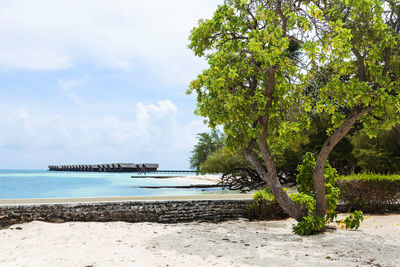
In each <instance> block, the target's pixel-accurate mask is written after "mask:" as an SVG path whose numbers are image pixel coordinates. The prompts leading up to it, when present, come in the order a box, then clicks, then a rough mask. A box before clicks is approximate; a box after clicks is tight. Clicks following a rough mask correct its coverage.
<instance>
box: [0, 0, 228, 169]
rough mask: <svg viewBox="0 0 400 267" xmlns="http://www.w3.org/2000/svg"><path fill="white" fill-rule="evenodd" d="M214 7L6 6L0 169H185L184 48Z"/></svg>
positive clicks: (192, 129) (184, 3) (90, 1)
mask: <svg viewBox="0 0 400 267" xmlns="http://www.w3.org/2000/svg"><path fill="white" fill-rule="evenodd" d="M220 2H221V1H219V0H189V1H188V0H170V1H165V0H153V1H133V0H131V1H128V0H126V1H125V0H112V1H111V0H79V1H78V0H69V1H54V0H35V1H31V0H13V1H2V4H1V6H0V35H1V36H2V41H1V42H0V99H1V105H0V168H2V169H13V168H25V169H30V168H35V169H44V168H46V167H47V165H49V164H74V163H103V162H104V163H107V162H136V163H142V162H158V163H160V168H162V169H169V168H171V169H172V168H188V165H189V164H188V158H189V156H190V151H191V150H192V148H193V145H194V144H195V143H196V134H197V133H199V132H204V131H207V127H206V126H205V125H204V124H203V122H202V121H203V119H202V118H199V117H196V116H195V115H194V114H193V110H194V108H195V106H196V103H195V96H193V95H192V96H187V95H186V94H185V92H186V89H187V87H188V84H189V82H190V81H191V80H193V79H194V78H195V76H196V74H197V73H199V72H200V71H201V70H202V69H204V68H205V67H206V64H205V62H204V60H203V59H199V58H196V57H195V56H194V55H193V54H192V52H191V51H190V50H189V49H188V48H187V45H188V36H189V33H190V30H191V28H193V27H194V26H195V25H196V24H197V21H198V19H200V18H208V17H210V16H211V15H212V12H213V10H215V8H216V7H217V5H218V4H219V3H220Z"/></svg>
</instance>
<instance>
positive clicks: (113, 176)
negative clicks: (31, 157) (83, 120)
mask: <svg viewBox="0 0 400 267" xmlns="http://www.w3.org/2000/svg"><path fill="white" fill-rule="evenodd" d="M132 175H137V174H136V173H98V172H97V173H96V172H49V171H45V170H0V199H16V198H73V197H107V196H171V195H172V196H173V195H175V196H178V195H179V196H182V195H199V194H213V193H221V190H220V189H219V188H209V189H208V188H207V189H169V188H168V189H142V188H133V187H134V186H162V185H188V183H187V182H185V181H184V180H180V178H173V179H154V178H131V176H132ZM159 175H161V176H165V174H159ZM171 176H172V175H171ZM173 176H177V175H173Z"/></svg>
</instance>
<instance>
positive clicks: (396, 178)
mask: <svg viewBox="0 0 400 267" xmlns="http://www.w3.org/2000/svg"><path fill="white" fill-rule="evenodd" d="M337 180H363V181H376V182H383V183H384V182H400V174H390V175H389V174H375V173H357V174H351V175H343V176H339V177H338V178H337Z"/></svg>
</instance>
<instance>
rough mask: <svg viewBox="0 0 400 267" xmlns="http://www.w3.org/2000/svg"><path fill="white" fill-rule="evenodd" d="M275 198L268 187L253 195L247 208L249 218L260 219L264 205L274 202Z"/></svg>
mask: <svg viewBox="0 0 400 267" xmlns="http://www.w3.org/2000/svg"><path fill="white" fill-rule="evenodd" d="M274 200H275V197H274V195H273V194H272V193H271V190H270V189H269V187H265V188H262V189H260V190H258V191H257V192H255V193H254V194H253V202H252V203H251V204H250V205H249V207H247V212H248V214H249V216H250V217H251V218H261V217H262V214H263V209H264V208H265V205H266V203H268V202H271V201H274Z"/></svg>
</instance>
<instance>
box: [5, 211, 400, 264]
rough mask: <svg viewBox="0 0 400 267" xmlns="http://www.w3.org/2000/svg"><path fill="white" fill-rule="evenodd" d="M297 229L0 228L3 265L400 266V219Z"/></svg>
mask: <svg viewBox="0 0 400 267" xmlns="http://www.w3.org/2000/svg"><path fill="white" fill-rule="evenodd" d="M293 223H294V221H293V220H291V219H289V220H284V221H269V222H248V221H246V220H239V221H228V222H223V223H218V224H214V223H185V224H172V225H166V224H157V223H135V224H131V223H125V222H110V223H95V222H90V223H84V222H69V223H62V224H50V223H44V222H31V223H26V224H21V225H13V226H11V227H10V228H9V229H2V230H0V240H1V242H0V266H370V265H372V266H400V215H388V216H368V217H367V218H366V219H365V221H364V223H363V224H362V226H361V228H360V229H359V230H358V231H346V230H340V229H339V230H329V231H327V232H326V233H324V234H321V235H317V236H311V237H300V236H296V235H294V234H292V233H291V225H292V224H293ZM19 228H22V229H20V230H18V229H19Z"/></svg>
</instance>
